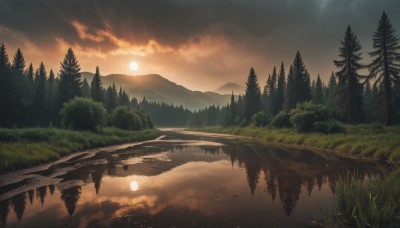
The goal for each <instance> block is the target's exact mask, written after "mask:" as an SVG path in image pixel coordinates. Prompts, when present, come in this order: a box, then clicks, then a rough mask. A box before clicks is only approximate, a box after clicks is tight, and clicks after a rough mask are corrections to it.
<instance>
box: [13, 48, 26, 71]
mask: <svg viewBox="0 0 400 228" xmlns="http://www.w3.org/2000/svg"><path fill="white" fill-rule="evenodd" d="M11 68H12V69H13V71H14V72H16V73H17V74H20V75H23V74H24V69H25V58H24V55H23V54H22V52H21V50H20V49H19V48H18V49H17V51H16V52H15V55H14V59H13V63H12V66H11Z"/></svg>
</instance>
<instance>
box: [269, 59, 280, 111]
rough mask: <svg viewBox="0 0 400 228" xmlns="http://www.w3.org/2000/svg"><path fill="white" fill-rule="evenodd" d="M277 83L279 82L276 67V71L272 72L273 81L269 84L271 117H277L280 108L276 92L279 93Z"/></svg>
mask: <svg viewBox="0 0 400 228" xmlns="http://www.w3.org/2000/svg"><path fill="white" fill-rule="evenodd" d="M277 81H278V75H277V73H276V67H275V66H274V69H273V71H272V75H271V81H270V84H269V89H268V90H269V111H270V113H269V114H270V115H272V116H273V115H276V114H277V113H278V112H279V107H278V100H277V97H276V91H277Z"/></svg>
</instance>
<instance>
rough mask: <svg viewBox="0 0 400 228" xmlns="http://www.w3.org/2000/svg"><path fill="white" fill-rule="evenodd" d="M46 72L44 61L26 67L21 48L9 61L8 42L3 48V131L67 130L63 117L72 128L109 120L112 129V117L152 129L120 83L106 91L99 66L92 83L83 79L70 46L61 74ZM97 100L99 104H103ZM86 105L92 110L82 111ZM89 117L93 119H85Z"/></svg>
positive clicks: (0, 122)
mask: <svg viewBox="0 0 400 228" xmlns="http://www.w3.org/2000/svg"><path fill="white" fill-rule="evenodd" d="M47 72H48V71H47V69H46V67H45V65H44V63H43V62H42V63H40V65H39V68H38V69H36V70H35V69H34V68H33V66H32V63H31V64H29V66H28V67H26V61H25V58H24V55H23V53H22V51H21V50H20V49H17V51H16V53H15V55H14V57H13V59H12V61H10V60H9V57H8V54H7V51H6V47H5V44H4V43H2V44H1V45H0V107H1V112H0V127H37V126H39V127H48V126H62V125H64V123H63V121H62V118H64V120H68V121H67V123H65V125H69V126H75V127H73V128H75V129H80V128H81V127H83V129H90V130H92V129H94V128H96V126H94V125H93V126H87V127H84V126H83V125H82V124H83V123H81V122H82V121H83V120H85V121H86V122H88V121H92V122H94V124H97V122H99V121H100V122H99V123H101V124H103V122H104V123H106V122H107V124H109V125H115V124H114V123H111V122H112V119H113V118H112V115H111V114H113V115H114V116H117V117H119V118H122V117H123V118H124V120H125V121H128V122H129V121H130V122H131V123H132V124H136V125H137V127H138V126H140V128H149V127H152V125H153V124H152V122H151V120H150V118H149V116H148V114H146V113H145V112H144V111H143V110H141V109H140V107H139V104H138V101H137V100H136V99H132V100H131V99H130V98H129V96H128V95H127V93H126V92H125V91H124V90H122V88H119V90H118V89H117V88H116V86H115V84H112V85H110V86H109V87H107V88H104V87H103V86H102V80H101V77H100V70H99V68H98V67H96V73H95V75H94V78H93V80H92V81H91V82H90V84H89V82H88V81H87V80H86V79H83V80H82V79H81V74H80V66H79V63H78V61H77V59H76V57H75V54H74V52H73V50H72V49H71V48H69V49H68V51H67V53H66V55H65V58H64V60H63V61H62V62H61V67H60V71H59V73H58V75H57V76H56V75H55V73H54V72H53V70H52V69H50V71H49V73H47ZM77 98H87V99H86V100H85V99H77ZM73 99H74V101H72V100H73ZM75 99H77V100H76V101H75ZM92 102H98V103H99V104H100V106H98V105H97V106H96V105H94V104H93V103H92ZM119 106H126V107H135V108H136V109H137V110H136V112H133V110H125V109H120V110H119V112H116V113H114V111H116V109H117V108H118V107H119ZM83 107H86V108H89V109H90V110H91V111H90V110H83V111H82V109H83ZM64 109H65V110H64ZM103 110H104V111H103ZM79 112H82V113H81V115H80V117H81V119H82V121H79V118H80V117H76V114H77V113H78V114H79ZM91 112H98V113H97V114H93V113H91ZM103 112H104V113H103ZM106 112H107V113H108V114H109V115H107V114H106ZM84 113H89V114H91V115H90V116H87V119H85V118H84V116H83V114H84ZM96 115H99V117H96V118H97V120H96V121H97V122H96V121H94V120H93V118H94V117H95V116H96ZM71 118H72V119H71ZM73 118H75V120H73ZM132 118H133V119H132ZM135 121H136V122H135ZM133 122H134V123H133ZM125 123H127V122H125ZM78 125H82V126H78ZM128 128H131V127H128Z"/></svg>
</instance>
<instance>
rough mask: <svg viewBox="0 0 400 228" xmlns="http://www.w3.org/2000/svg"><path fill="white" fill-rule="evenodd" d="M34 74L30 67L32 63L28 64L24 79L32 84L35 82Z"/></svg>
mask: <svg viewBox="0 0 400 228" xmlns="http://www.w3.org/2000/svg"><path fill="white" fill-rule="evenodd" d="M34 74H35V71H34V70H33V66H32V63H31V64H29V67H28V70H27V71H26V73H25V75H26V78H27V79H28V81H29V82H30V83H33V82H34V81H35V75H34Z"/></svg>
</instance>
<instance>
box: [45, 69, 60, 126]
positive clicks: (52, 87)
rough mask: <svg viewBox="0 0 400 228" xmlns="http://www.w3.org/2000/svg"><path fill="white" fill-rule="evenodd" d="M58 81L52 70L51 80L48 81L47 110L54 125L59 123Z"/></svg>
mask: <svg viewBox="0 0 400 228" xmlns="http://www.w3.org/2000/svg"><path fill="white" fill-rule="evenodd" d="M56 91H57V80H56V77H55V75H54V72H53V70H52V69H50V73H49V79H48V81H47V108H48V110H49V121H50V122H51V123H52V124H56V123H58V113H57V107H56V102H57V92H56Z"/></svg>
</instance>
